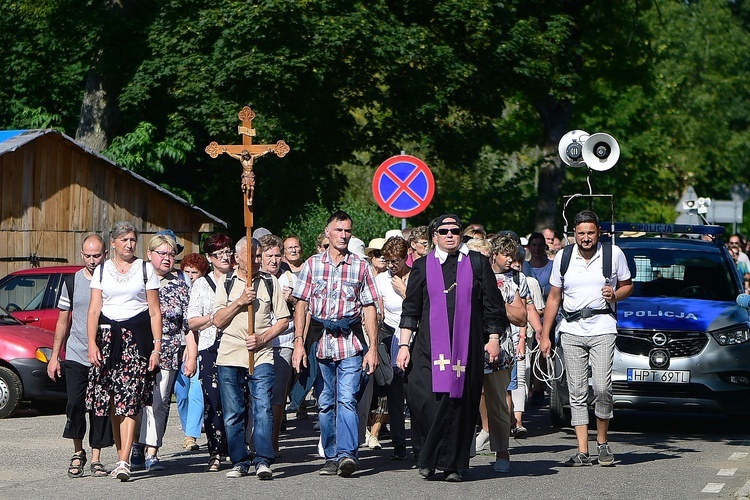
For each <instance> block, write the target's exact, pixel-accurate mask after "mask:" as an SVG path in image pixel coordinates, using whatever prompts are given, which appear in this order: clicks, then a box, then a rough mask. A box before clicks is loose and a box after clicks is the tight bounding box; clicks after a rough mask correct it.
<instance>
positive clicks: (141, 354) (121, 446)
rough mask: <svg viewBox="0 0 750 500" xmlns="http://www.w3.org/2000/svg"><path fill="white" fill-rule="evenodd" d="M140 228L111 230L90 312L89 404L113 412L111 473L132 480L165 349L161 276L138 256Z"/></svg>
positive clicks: (101, 411) (124, 226)
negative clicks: (135, 449)
mask: <svg viewBox="0 0 750 500" xmlns="http://www.w3.org/2000/svg"><path fill="white" fill-rule="evenodd" d="M137 241H138V231H137V230H136V229H135V226H133V225H132V224H131V223H129V222H118V223H116V224H115V225H114V226H113V227H112V231H111V232H110V244H111V246H112V249H111V255H112V257H111V258H110V259H109V260H107V261H105V262H104V263H103V264H102V265H100V266H98V267H97V268H96V269H95V270H94V275H93V278H92V280H91V303H90V305H89V312H88V329H87V333H88V340H89V353H88V354H89V362H91V365H92V367H91V370H90V372H89V386H88V390H87V393H86V406H87V408H88V409H90V410H93V411H94V412H95V413H96V414H97V415H99V416H104V415H107V414H109V415H111V418H112V429H113V432H114V436H115V447H116V448H117V458H118V462H117V465H116V467H115V468H114V470H113V471H112V476H114V477H116V478H117V479H119V480H120V481H127V480H128V479H130V463H129V461H128V460H129V456H130V448H131V445H132V444H133V440H134V439H135V429H136V424H137V421H136V417H137V415H138V413H139V412H140V411H141V409H142V408H143V407H144V406H146V404H147V403H148V402H149V401H150V400H151V397H152V391H153V388H154V376H155V372H154V370H157V369H158V368H159V360H160V355H161V352H162V348H161V343H162V317H161V310H160V309H159V292H158V289H159V279H158V277H157V275H156V273H155V272H154V268H153V266H152V265H151V264H149V263H146V262H144V261H143V260H141V259H138V258H136V256H135V249H136V243H137Z"/></svg>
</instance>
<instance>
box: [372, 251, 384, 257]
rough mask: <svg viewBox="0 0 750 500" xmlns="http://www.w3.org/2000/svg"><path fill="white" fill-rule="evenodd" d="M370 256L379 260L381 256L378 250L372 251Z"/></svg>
mask: <svg viewBox="0 0 750 500" xmlns="http://www.w3.org/2000/svg"><path fill="white" fill-rule="evenodd" d="M370 255H371V256H372V257H374V258H376V259H379V258H380V257H381V256H382V255H383V254H382V253H381V252H380V250H373V251H372V252H370Z"/></svg>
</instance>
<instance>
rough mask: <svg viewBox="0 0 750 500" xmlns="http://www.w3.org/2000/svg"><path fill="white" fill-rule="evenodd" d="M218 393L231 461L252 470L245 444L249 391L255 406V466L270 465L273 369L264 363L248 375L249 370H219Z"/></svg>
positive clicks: (222, 367) (234, 367) (272, 457)
mask: <svg viewBox="0 0 750 500" xmlns="http://www.w3.org/2000/svg"><path fill="white" fill-rule="evenodd" d="M218 374H219V390H220V391H221V404H222V406H223V410H224V427H225V429H226V433H227V445H228V446H229V459H230V460H231V461H232V465H237V464H244V465H245V466H247V467H248V468H249V465H250V455H249V453H248V451H247V445H246V444H245V426H246V423H247V414H246V411H245V409H246V400H245V394H246V393H247V392H248V391H249V393H250V397H251V398H252V405H253V420H254V425H255V429H254V431H253V440H254V443H255V460H253V464H255V465H257V464H260V463H264V464H266V465H271V464H272V463H273V459H274V452H273V441H272V438H273V411H272V410H271V390H272V389H273V381H274V375H273V365H272V364H269V363H265V364H262V365H258V366H256V367H255V370H253V374H252V376H250V375H248V373H247V368H240V367H236V366H219V367H218Z"/></svg>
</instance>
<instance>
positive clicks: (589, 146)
mask: <svg viewBox="0 0 750 500" xmlns="http://www.w3.org/2000/svg"><path fill="white" fill-rule="evenodd" d="M618 159H620V145H619V144H617V141H616V140H615V138H614V137H612V136H611V135H609V134H605V133H602V132H599V133H596V134H593V135H590V136H589V137H588V139H586V142H585V143H584V144H583V162H584V163H585V164H586V166H587V167H589V168H590V169H591V170H596V171H597V172H604V171H605V170H609V169H610V168H612V167H614V166H615V163H617V160H618Z"/></svg>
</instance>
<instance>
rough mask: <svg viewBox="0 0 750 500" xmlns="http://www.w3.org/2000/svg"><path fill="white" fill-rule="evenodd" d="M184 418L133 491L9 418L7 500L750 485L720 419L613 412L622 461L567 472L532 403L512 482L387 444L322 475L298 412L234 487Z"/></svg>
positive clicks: (680, 493) (562, 492) (707, 493)
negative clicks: (268, 468)
mask: <svg viewBox="0 0 750 500" xmlns="http://www.w3.org/2000/svg"><path fill="white" fill-rule="evenodd" d="M175 417H176V408H175V407H174V405H173V408H172V418H171V419H170V422H169V426H168V429H167V433H166V436H165V438H164V442H165V446H164V448H163V450H162V452H161V457H162V460H163V463H164V465H165V466H166V470H165V471H162V472H157V473H149V472H145V471H139V472H135V473H134V475H133V478H132V479H131V481H130V482H127V483H121V482H120V481H117V480H114V479H110V478H95V477H91V476H90V474H89V472H88V465H87V467H86V476H85V477H83V478H77V479H70V478H68V477H67V474H66V470H67V464H68V460H69V458H70V455H71V453H72V445H71V443H70V441H68V440H66V439H63V438H62V437H61V434H62V429H63V426H64V423H65V417H64V416H63V415H54V416H42V415H38V414H36V413H35V412H33V411H25V412H21V413H20V414H19V415H17V416H15V417H13V418H8V419H4V420H0V499H5V498H7V499H26V498H28V499H36V498H66V499H70V498H76V499H88V498H91V499H94V498H96V499H101V498H128V499H136V498H160V499H170V498H180V499H184V498H221V499H222V500H225V499H233V498H247V497H256V496H258V495H260V496H262V497H263V498H287V499H291V498H294V499H295V500H296V499H311V500H312V499H318V498H330V499H338V498H360V497H368V498H393V499H399V498H429V499H443V498H445V499H451V500H455V499H457V498H459V499H460V498H465V499H482V498H488V499H490V498H492V499H495V498H515V499H522V498H534V499H545V500H546V499H558V498H559V499H571V498H575V499H578V498H581V499H583V498H608V499H609V498H616V499H619V498H622V499H626V498H627V499H640V498H644V499H646V498H647V499H654V498H658V499H662V498H663V499H678V498H679V499H686V498H689V499H692V498H733V497H734V496H735V494H736V493H737V492H744V494H745V495H747V491H748V489H750V481H749V480H750V456H749V455H748V453H750V429H749V428H748V427H747V426H745V428H744V429H742V428H737V427H736V425H735V424H733V423H731V422H729V421H725V420H723V419H719V418H709V417H703V418H700V417H695V416H691V415H664V414H661V415H659V414H640V413H637V414H636V413H616V415H615V420H613V425H612V428H611V433H610V442H611V443H612V446H613V451H614V453H615V455H616V459H617V462H616V465H615V466H614V467H608V468H605V467H600V466H593V467H585V468H583V467H582V468H567V467H564V466H563V465H562V462H563V461H564V460H565V459H567V458H568V456H570V454H571V453H572V451H573V449H574V446H575V438H574V435H573V432H572V429H562V430H559V429H555V428H552V427H550V426H549V425H548V416H547V413H546V409H544V408H533V407H532V408H531V411H530V412H529V413H528V414H527V417H528V423H527V427H528V428H529V437H528V438H527V439H524V440H513V439H511V458H512V464H511V472H510V474H505V475H499V474H496V473H495V472H493V470H492V461H493V458H492V456H491V455H490V454H489V453H484V454H480V455H478V456H477V457H475V458H474V459H472V461H471V470H470V472H469V473H468V474H467V475H466V476H465V478H464V479H465V481H464V482H463V483H460V484H453V483H445V482H443V481H435V480H430V481H428V480H424V479H422V478H421V477H420V476H419V475H418V474H417V471H416V469H414V468H413V462H412V461H411V459H408V460H406V461H404V462H395V461H391V460H389V456H390V454H391V448H390V442H389V441H388V440H387V439H384V448H383V449H382V450H369V449H367V448H362V449H361V450H360V458H361V463H362V467H361V470H359V471H358V472H356V473H355V474H354V475H353V476H352V477H351V478H341V477H329V476H319V475H318V474H317V472H318V469H319V468H320V467H321V465H322V460H321V459H320V458H318V457H317V456H316V454H315V453H316V450H315V445H316V442H317V434H316V433H315V432H314V431H313V430H312V425H313V422H314V421H313V420H295V419H294V417H293V416H290V421H289V428H288V431H287V432H286V433H285V434H283V435H282V457H281V458H280V459H279V461H278V462H277V463H276V464H275V465H274V466H273V470H274V478H273V480H272V481H260V480H258V479H257V478H255V477H254V476H248V477H246V478H240V479H229V478H226V477H224V472H226V470H228V469H229V465H226V464H225V468H224V469H223V471H222V472H220V473H215V474H210V473H205V472H202V471H203V468H204V466H205V463H206V461H207V458H208V457H207V452H206V449H205V438H204V437H202V438H201V439H200V440H199V443H200V444H201V445H202V447H201V450H199V451H196V452H185V451H184V450H182V449H181V446H180V445H181V443H182V433H181V431H180V429H179V419H178V418H175ZM591 439H592V440H593V439H594V433H593V432H592V433H591ZM592 446H593V443H592ZM102 458H103V462H105V464H106V465H107V466H109V467H113V466H114V463H115V461H116V455H115V452H114V449H108V450H104V452H103V454H102ZM437 477H441V476H440V474H438V475H437ZM743 488H744V489H743Z"/></svg>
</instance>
